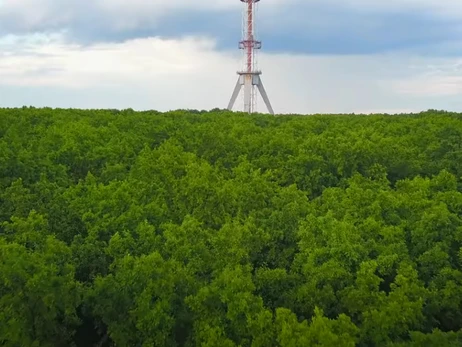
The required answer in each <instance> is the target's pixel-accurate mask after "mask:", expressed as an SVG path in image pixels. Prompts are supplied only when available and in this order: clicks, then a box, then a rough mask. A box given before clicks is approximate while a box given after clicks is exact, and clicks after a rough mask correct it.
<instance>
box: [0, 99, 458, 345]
mask: <svg viewBox="0 0 462 347" xmlns="http://www.w3.org/2000/svg"><path fill="white" fill-rule="evenodd" d="M0 188H1V189H0V345H2V346H12V347H13V346H14V347H16V346H92V345H94V346H116V345H117V346H185V347H192V346H230V347H231V346H236V347H237V346H241V347H247V346H248V347H257V346H281V347H290V346H336V345H338V346H424V345H425V346H453V345H461V344H462V116H461V115H459V114H455V113H449V112H441V111H434V110H429V111H427V112H423V113H420V114H415V115H399V116H392V115H371V116H357V115H332V116H322V115H315V116H305V117H302V116H296V115H293V116H284V117H272V116H266V115H251V116H249V115H245V114H240V113H231V112H228V111H226V110H219V109H215V110H212V111H210V112H206V111H196V110H178V111H171V112H167V113H159V112H154V111H146V112H135V111H133V110H131V109H128V110H123V111H118V110H87V111H83V110H66V109H55V110H53V109H50V108H44V109H36V108H27V107H25V108H22V109H0Z"/></svg>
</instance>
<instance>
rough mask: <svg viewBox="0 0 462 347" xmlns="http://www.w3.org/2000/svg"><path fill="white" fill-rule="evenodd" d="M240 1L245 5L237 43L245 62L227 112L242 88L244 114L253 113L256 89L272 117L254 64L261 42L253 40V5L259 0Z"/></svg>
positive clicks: (271, 111) (269, 104)
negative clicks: (242, 51) (240, 32)
mask: <svg viewBox="0 0 462 347" xmlns="http://www.w3.org/2000/svg"><path fill="white" fill-rule="evenodd" d="M240 1H241V2H243V3H245V11H244V18H243V23H244V24H243V25H244V28H243V30H242V40H241V41H240V42H239V49H242V50H244V52H245V62H244V69H243V70H241V71H238V72H237V74H238V75H239V77H238V80H237V83H236V86H235V87H234V91H233V94H232V96H231V100H230V101H229V104H228V110H232V108H233V106H234V103H235V102H236V99H237V97H238V95H239V92H240V91H241V87H244V112H247V113H253V112H254V111H255V108H256V99H257V94H256V89H258V91H259V92H260V95H261V97H262V98H263V101H264V102H265V105H266V107H267V108H268V111H269V113H271V114H273V115H274V111H273V108H272V107H271V103H270V101H269V98H268V95H267V94H266V91H265V88H264V87H263V83H262V80H261V77H260V75H261V71H259V70H258V69H257V64H256V53H257V50H258V49H261V41H257V40H256V39H255V4H256V3H257V2H259V1H260V0H240Z"/></svg>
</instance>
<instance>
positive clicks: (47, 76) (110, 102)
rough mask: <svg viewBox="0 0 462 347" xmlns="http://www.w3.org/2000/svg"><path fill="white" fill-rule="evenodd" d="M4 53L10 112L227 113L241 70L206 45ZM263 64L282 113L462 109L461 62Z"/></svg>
mask: <svg viewBox="0 0 462 347" xmlns="http://www.w3.org/2000/svg"><path fill="white" fill-rule="evenodd" d="M0 52H2V53H1V54H0V89H1V94H0V106H22V105H24V104H31V105H35V106H52V107H58V106H59V107H80V108H87V107H98V108H128V107H131V108H134V109H157V110H161V111H165V110H169V109H178V108H194V109H211V108H214V107H220V108H224V107H226V105H227V103H228V101H229V97H230V95H231V92H232V89H233V87H234V84H235V82H236V79H237V75H236V74H235V71H236V70H238V69H239V67H240V61H239V58H240V55H239V52H238V51H237V50H236V51H231V52H219V51H217V50H216V49H215V42H213V41H212V40H210V39H207V38H200V37H187V38H183V39H181V40H180V39H179V40H163V39H159V38H147V39H137V40H130V41H126V42H123V43H113V44H95V45H91V46H79V45H75V44H72V45H71V44H68V43H66V42H64V41H63V40H62V38H60V36H59V35H55V36H46V35H35V36H32V37H29V36H27V37H17V36H11V35H10V36H8V37H4V38H2V39H0ZM259 62H260V67H261V68H262V70H263V75H262V79H263V82H264V84H265V87H266V90H267V92H268V94H269V97H270V99H271V101H272V104H273V107H274V109H275V111H276V112H278V113H318V112H319V113H349V112H365V113H370V112H375V111H377V112H381V111H382V112H383V110H389V111H391V112H393V110H395V111H396V112H401V111H402V110H414V111H418V110H424V109H428V108H447V107H445V105H451V107H452V108H454V107H460V108H461V109H462V102H460V101H457V102H455V101H454V100H455V98H457V100H458V99H461V98H460V97H458V96H457V95H455V94H460V93H461V92H462V88H461V86H462V78H460V77H457V76H459V74H455V73H454V71H458V69H459V66H460V60H459V59H456V58H454V59H444V60H443V59H434V58H419V57H412V56H408V55H402V54H401V55H371V56H366V55H363V56H308V55H289V54H267V53H263V54H262V55H261V57H260V59H259ZM2 87H3V88H2ZM21 91H23V94H22V95H21ZM428 94H437V95H436V96H435V97H433V98H432V99H431V100H428V97H426V95H428ZM57 95H59V97H58V96H57ZM448 98H449V99H448ZM451 98H452V99H451ZM449 101H450V103H448V102H449ZM258 104H259V110H261V111H264V106H263V103H262V102H261V100H260V102H259V103H258ZM241 105H242V102H240V103H239V104H238V105H237V107H236V108H237V109H238V108H240V107H242V106H241ZM391 112H390V113H391Z"/></svg>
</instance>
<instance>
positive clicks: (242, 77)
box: [228, 71, 274, 115]
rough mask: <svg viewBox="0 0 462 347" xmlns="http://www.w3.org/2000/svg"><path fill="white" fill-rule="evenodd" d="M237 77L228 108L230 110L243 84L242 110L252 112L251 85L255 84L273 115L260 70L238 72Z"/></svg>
mask: <svg viewBox="0 0 462 347" xmlns="http://www.w3.org/2000/svg"><path fill="white" fill-rule="evenodd" d="M237 74H238V75H239V78H238V80H237V83H236V86H235V87H234V91H233V95H232V96H231V100H230V101H229V104H228V110H232V108H233V106H234V103H235V102H236V99H237V96H238V95H239V92H240V91H241V87H242V86H244V112H248V113H251V112H252V86H257V88H258V91H259V92H260V95H261V97H262V98H263V101H264V102H265V105H266V108H267V109H268V112H269V113H270V114H272V115H274V111H273V108H272V107H271V103H270V101H269V98H268V95H267V94H266V91H265V88H264V87H263V82H262V80H261V77H260V75H261V72H260V71H256V72H238V73H237Z"/></svg>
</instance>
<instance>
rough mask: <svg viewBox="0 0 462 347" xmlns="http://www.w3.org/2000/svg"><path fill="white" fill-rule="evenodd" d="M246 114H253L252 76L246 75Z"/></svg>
mask: <svg viewBox="0 0 462 347" xmlns="http://www.w3.org/2000/svg"><path fill="white" fill-rule="evenodd" d="M242 77H244V112H247V113H252V86H253V84H252V75H244V76H242Z"/></svg>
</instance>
